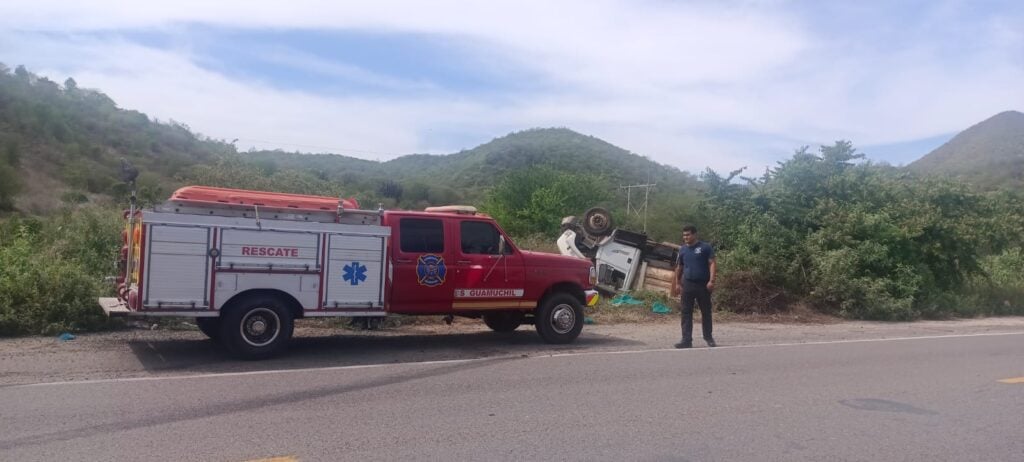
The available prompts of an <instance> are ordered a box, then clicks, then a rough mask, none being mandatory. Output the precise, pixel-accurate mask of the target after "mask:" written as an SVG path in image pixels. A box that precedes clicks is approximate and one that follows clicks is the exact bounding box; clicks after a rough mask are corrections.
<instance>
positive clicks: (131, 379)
mask: <svg viewBox="0 0 1024 462" xmlns="http://www.w3.org/2000/svg"><path fill="white" fill-rule="evenodd" d="M1008 335H1024V332H987V333H981V334H951V335H928V336H921V337H894V338H872V339H850V340H829V341H822V342H800V343H766V344H760V345H728V346H719V347H717V348H693V349H675V348H657V349H646V350H621V351H581V352H575V353H553V354H546V355H537V356H526V355H523V354H518V355H506V356H491V357H486V358H469V359H448V360H441V361H418V362H403V363H384V364H361V365H354V366H329V367H307V368H299V369H271V370H263V371H247V372H216V373H210V374H191V375H168V376H156V377H126V378H117V379H98V380H79V381H67V382H41V383H28V384H21V385H10V386H6V387H0V390H3V389H10V388H34V387H54V386H63V385H95V384H103V383H123V382H149V381H157V380H189V379H207V378H219V377H241V376H249V375H274V374H288V373H297V372H332V371H343V370H354V369H380V368H386V367H405V366H435V365H448V364H464V363H474V362H483V361H497V360H506V359H544V358H566V357H573V356H599V355H626V354H638V353H664V352H674V353H693V352H698V351H700V352H711V351H722V350H739V349H747V348H777V347H795V346H812V345H835V344H844V343H874V342H901V341H911V340H936V339H948V338H968V337H1000V336H1008Z"/></svg>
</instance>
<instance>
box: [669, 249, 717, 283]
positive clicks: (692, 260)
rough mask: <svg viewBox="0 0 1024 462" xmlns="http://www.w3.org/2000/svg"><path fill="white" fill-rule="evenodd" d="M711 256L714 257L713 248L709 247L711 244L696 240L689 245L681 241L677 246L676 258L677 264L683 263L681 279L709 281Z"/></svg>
mask: <svg viewBox="0 0 1024 462" xmlns="http://www.w3.org/2000/svg"><path fill="white" fill-rule="evenodd" d="M712 258H715V249H714V248H712V247H711V244H708V243H707V242H704V241H697V243H696V244H694V245H693V247H691V246H688V245H686V243H683V245H681V246H680V247H679V258H678V260H676V264H677V265H679V264H682V265H683V281H691V282H708V281H710V280H711V259H712Z"/></svg>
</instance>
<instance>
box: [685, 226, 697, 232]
mask: <svg viewBox="0 0 1024 462" xmlns="http://www.w3.org/2000/svg"><path fill="white" fill-rule="evenodd" d="M683 232H684V233H690V234H697V227H696V226H693V225H686V226H683Z"/></svg>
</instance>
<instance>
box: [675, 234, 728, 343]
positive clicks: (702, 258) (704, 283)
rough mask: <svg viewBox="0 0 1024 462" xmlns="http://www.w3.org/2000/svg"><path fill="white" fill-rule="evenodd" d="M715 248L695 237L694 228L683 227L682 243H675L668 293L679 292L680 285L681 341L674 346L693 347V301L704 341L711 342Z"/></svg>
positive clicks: (715, 269) (715, 267) (713, 341)
mask: <svg viewBox="0 0 1024 462" xmlns="http://www.w3.org/2000/svg"><path fill="white" fill-rule="evenodd" d="M717 271H718V268H717V266H716V264H715V249H714V248H712V247H711V244H708V243H707V242H704V241H701V240H698V238H697V228H696V227H695V226H693V225H686V226H684V227H683V245H682V246H680V247H679V258H678V259H676V270H675V277H674V278H673V280H672V296H673V297H674V296H676V294H678V293H679V286H680V285H682V289H683V297H682V300H681V302H682V305H683V341H681V342H679V343H677V344H676V348H692V347H693V303H694V302H696V303H697V304H698V305H700V318H701V328H702V330H703V331H704V332H703V333H704V341H705V342H707V344H708V346H709V347H714V346H715V339H714V337H712V336H711V292H712V291H714V290H715V273H717Z"/></svg>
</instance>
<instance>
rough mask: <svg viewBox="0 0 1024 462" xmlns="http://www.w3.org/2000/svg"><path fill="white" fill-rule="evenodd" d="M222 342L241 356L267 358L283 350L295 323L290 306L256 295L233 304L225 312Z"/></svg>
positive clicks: (236, 354)
mask: <svg viewBox="0 0 1024 462" xmlns="http://www.w3.org/2000/svg"><path fill="white" fill-rule="evenodd" d="M221 317H222V321H221V326H220V336H221V341H222V342H223V343H224V346H225V347H227V349H228V351H230V352H231V353H232V354H233V355H235V356H237V357H239V358H242V359H265V358H269V357H271V356H274V355H276V354H278V353H281V352H282V351H284V349H285V348H286V347H287V345H288V342H289V341H290V340H291V338H292V330H293V329H294V324H293V322H292V313H291V310H289V309H288V306H287V305H286V304H285V303H284V302H282V301H281V300H280V299H279V298H277V297H273V296H267V295H262V296H254V297H248V298H244V299H242V300H239V301H237V302H234V303H232V304H231V307H229V308H227V309H226V310H225V311H224V312H223V313H222V314H221Z"/></svg>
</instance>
